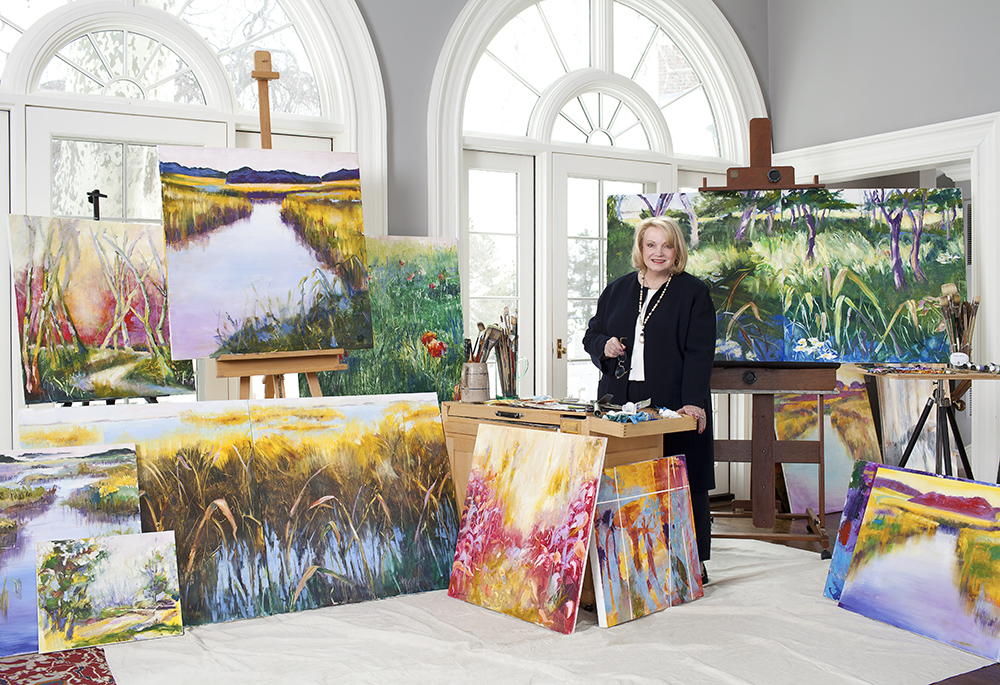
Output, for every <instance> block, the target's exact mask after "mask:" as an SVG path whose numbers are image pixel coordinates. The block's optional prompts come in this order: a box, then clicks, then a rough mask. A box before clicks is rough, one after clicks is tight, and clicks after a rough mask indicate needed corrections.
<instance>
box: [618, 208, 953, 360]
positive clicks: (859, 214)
mask: <svg viewBox="0 0 1000 685" xmlns="http://www.w3.org/2000/svg"><path fill="white" fill-rule="evenodd" d="M607 212H608V261H607V275H608V280H609V281H610V280H612V279H614V278H617V277H619V276H623V275H625V274H627V273H629V272H630V271H632V266H631V249H632V248H631V246H632V239H633V234H634V226H635V225H636V224H638V222H639V221H640V220H642V219H643V218H646V217H647V216H668V217H673V218H675V219H676V220H677V221H678V223H679V224H680V226H681V228H682V231H683V233H684V235H685V236H686V238H687V241H688V249H689V259H688V266H687V271H688V272H690V273H692V274H694V275H695V276H697V277H698V278H700V279H702V280H703V281H705V282H706V283H707V284H708V285H709V287H710V288H711V291H712V299H713V301H714V302H715V307H716V313H717V317H718V318H717V322H716V359H718V360H727V361H750V362H767V361H808V362H858V363H863V362H942V361H947V357H948V344H947V339H946V335H945V333H944V332H943V331H941V330H938V329H939V325H940V323H941V313H940V305H939V300H938V297H939V296H940V294H941V285H942V284H944V283H954V284H956V285H957V286H958V288H959V291H960V293H964V291H965V281H966V273H965V259H964V255H965V239H964V235H965V233H964V228H963V217H962V195H961V191H960V190H958V189H955V188H941V189H875V190H830V189H826V188H818V189H806V190H786V191H782V190H769V191H738V192H737V191H718V192H706V193H696V192H692V193H662V194H659V195H611V196H609V197H608V207H607Z"/></svg>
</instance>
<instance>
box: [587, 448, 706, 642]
mask: <svg viewBox="0 0 1000 685" xmlns="http://www.w3.org/2000/svg"><path fill="white" fill-rule="evenodd" d="M590 561H591V569H592V572H593V576H594V594H595V596H596V600H597V618H598V623H599V624H600V625H601V627H603V628H608V627H611V626H615V625H618V624H620V623H625V622H626V621H631V620H634V619H637V618H641V617H642V616H646V615H648V614H652V613H654V612H657V611H663V610H664V609H666V608H668V607H671V606H676V605H678V604H681V603H683V602H689V601H691V600H694V599H697V598H699V597H701V596H703V595H704V591H703V589H702V585H701V564H700V561H699V559H698V545H697V543H696V542H695V536H694V517H693V514H692V510H691V493H690V490H689V487H688V481H687V468H686V466H685V462H684V457H683V456H672V457H663V458H661V459H653V460H651V461H643V462H638V463H635V464H626V465H623V466H617V467H614V468H609V469H605V470H604V474H603V475H602V476H601V485H600V487H599V489H598V493H597V506H596V508H595V512H594V541H593V544H592V547H591V552H590Z"/></svg>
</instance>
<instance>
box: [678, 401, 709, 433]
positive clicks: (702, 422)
mask: <svg viewBox="0 0 1000 685" xmlns="http://www.w3.org/2000/svg"><path fill="white" fill-rule="evenodd" d="M677 413H678V414H681V415H682V416H693V417H694V418H695V420H697V422H698V432H699V433H703V432H705V427H706V426H707V425H708V417H706V416H705V410H704V409H702V408H701V407H696V406H694V405H693V404H685V405H684V406H683V407H681V408H680V409H678V410H677Z"/></svg>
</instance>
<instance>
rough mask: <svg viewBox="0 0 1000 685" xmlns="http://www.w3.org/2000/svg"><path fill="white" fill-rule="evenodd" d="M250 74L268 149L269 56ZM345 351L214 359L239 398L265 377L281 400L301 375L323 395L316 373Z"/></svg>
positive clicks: (258, 59)
mask: <svg viewBox="0 0 1000 685" xmlns="http://www.w3.org/2000/svg"><path fill="white" fill-rule="evenodd" d="M250 75H251V76H252V77H253V78H254V79H255V80H256V81H257V94H258V100H259V102H260V147H261V149H262V150H270V149H271V100H270V96H269V94H268V81H273V80H275V79H277V78H278V77H279V74H278V72H276V71H272V70H271V53H270V52H268V51H267V50H258V51H257V52H255V53H254V70H253V71H252V72H251V73H250ZM343 354H344V350H343V349H341V348H336V349H332V350H303V351H301V352H264V353H254V354H223V355H220V356H219V357H218V359H217V360H216V366H217V375H218V377H219V378H239V379H240V399H249V398H250V377H251V376H261V375H262V376H264V396H265V397H284V394H285V392H284V375H285V374H286V373H304V374H305V375H306V381H307V382H308V383H309V393H310V394H311V395H312V396H313V397H319V396H320V395H322V394H323V393H322V392H321V391H320V387H319V377H318V376H317V375H316V374H317V372H319V371H342V370H344V369H346V368H347V364H345V363H343V361H342V359H341V358H342V356H343Z"/></svg>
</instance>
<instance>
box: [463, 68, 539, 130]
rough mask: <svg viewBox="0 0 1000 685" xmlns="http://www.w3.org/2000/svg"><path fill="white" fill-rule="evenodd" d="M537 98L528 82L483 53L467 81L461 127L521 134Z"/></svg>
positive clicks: (526, 128) (526, 125)
mask: <svg viewBox="0 0 1000 685" xmlns="http://www.w3.org/2000/svg"><path fill="white" fill-rule="evenodd" d="M537 101H538V96H537V95H535V94H534V93H532V92H531V90H529V89H528V88H527V86H525V85H524V84H523V83H521V82H520V81H518V80H517V79H515V78H514V77H513V76H511V75H510V74H509V73H508V72H507V70H506V69H503V68H502V67H501V66H500V65H499V64H497V63H496V61H494V59H493V58H492V57H490V56H489V55H488V54H487V55H483V56H482V57H480V58H479V64H477V65H476V70H475V71H474V72H473V74H472V79H471V80H470V81H469V90H468V92H467V93H466V96H465V114H464V119H463V122H462V127H463V128H464V129H465V130H466V131H482V132H484V133H509V134H511V135H515V136H523V135H525V134H527V132H528V117H530V116H531V110H532V108H533V107H534V106H535V103H536V102H537Z"/></svg>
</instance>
